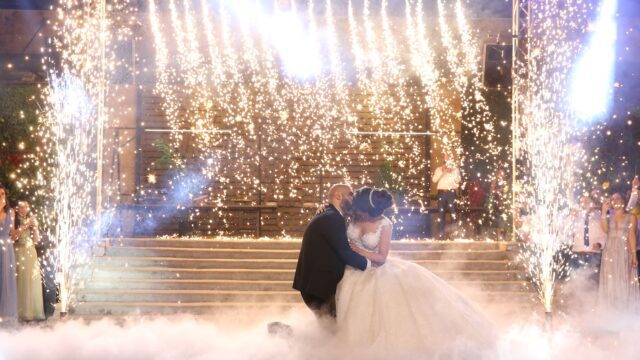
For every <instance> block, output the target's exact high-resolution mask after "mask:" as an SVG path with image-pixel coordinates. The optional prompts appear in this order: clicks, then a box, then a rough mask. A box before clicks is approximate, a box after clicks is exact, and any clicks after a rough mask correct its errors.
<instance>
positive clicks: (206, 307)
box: [71, 296, 539, 317]
mask: <svg viewBox="0 0 640 360" xmlns="http://www.w3.org/2000/svg"><path fill="white" fill-rule="evenodd" d="M480 304H481V303H480ZM481 305H482V304H481ZM497 305H498V306H499V307H500V308H507V309H520V311H523V312H524V311H527V309H529V308H531V307H535V308H537V307H539V305H538V303H537V302H536V301H535V300H531V299H530V298H529V297H527V296H523V297H519V298H515V299H514V301H505V302H502V303H498V304H497ZM294 309H295V310H305V309H306V306H305V305H304V304H303V303H302V302H300V301H299V302H295V303H256V302H237V303H215V302H213V303H207V302H202V303H176V302H168V303H162V302H79V303H77V304H75V305H74V307H73V308H72V309H71V313H72V314H74V315H75V316H83V317H87V316H88V317H91V316H95V317H102V316H132V315H134V316H135V315H138V316H140V315H143V316H144V315H174V314H180V313H186V314H194V315H214V314H217V313H223V314H228V313H230V312H233V311H236V312H237V311H252V312H260V313H265V314H276V315H277V314H282V313H283V312H286V311H289V310H294Z"/></svg>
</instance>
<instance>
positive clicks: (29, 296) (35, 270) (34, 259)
mask: <svg viewBox="0 0 640 360" xmlns="http://www.w3.org/2000/svg"><path fill="white" fill-rule="evenodd" d="M15 228H16V230H15V232H14V239H15V252H16V272H17V284H18V319H19V320H20V321H33V320H44V319H45V316H44V303H43V297H42V276H41V273H40V263H39V262H38V254H37V253H36V247H35V244H36V243H37V242H38V241H40V233H39V232H38V222H37V221H36V218H35V216H33V215H31V212H30V209H29V203H28V202H27V201H24V200H23V201H19V202H18V208H17V211H16V222H15Z"/></svg>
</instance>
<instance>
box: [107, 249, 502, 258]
mask: <svg viewBox="0 0 640 360" xmlns="http://www.w3.org/2000/svg"><path fill="white" fill-rule="evenodd" d="M298 254H299V250H298V249H296V250H273V249H224V248H217V249H216V248H213V249H207V248H176V247H151V246H143V247H130V246H109V247H107V249H106V255H107V256H111V257H118V256H126V257H176V258H198V259H297V258H298ZM391 254H392V255H395V256H398V257H400V258H403V259H408V260H440V259H450V260H505V259H506V254H505V252H503V251H500V250H393V251H392V252H391Z"/></svg>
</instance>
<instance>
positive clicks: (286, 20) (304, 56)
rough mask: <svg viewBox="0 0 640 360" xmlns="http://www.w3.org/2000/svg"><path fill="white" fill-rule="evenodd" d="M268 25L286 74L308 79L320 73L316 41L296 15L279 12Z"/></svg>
mask: <svg viewBox="0 0 640 360" xmlns="http://www.w3.org/2000/svg"><path fill="white" fill-rule="evenodd" d="M268 24H269V33H270V35H271V36H270V38H271V41H272V42H273V45H274V46H275V48H276V49H277V51H278V54H279V55H280V59H281V60H282V64H283V66H284V71H285V73H286V74H288V75H290V76H295V77H299V78H302V79H308V78H313V77H315V76H316V75H318V74H319V73H320V68H321V65H322V63H321V61H320V54H319V51H318V46H317V42H316V39H313V38H312V37H311V36H310V34H309V32H308V30H307V29H305V28H304V26H303V25H302V23H301V22H300V20H299V19H298V17H297V15H296V14H295V13H292V12H278V13H276V14H275V15H274V16H273V17H272V18H271V19H270V20H269V22H268Z"/></svg>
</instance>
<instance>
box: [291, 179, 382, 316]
mask: <svg viewBox="0 0 640 360" xmlns="http://www.w3.org/2000/svg"><path fill="white" fill-rule="evenodd" d="M352 201H353V190H352V189H351V186H349V185H347V184H336V185H333V186H332V187H331V189H330V190H329V205H328V206H327V209H326V211H324V212H322V213H320V214H317V215H316V216H315V217H314V218H313V219H312V220H311V222H310V223H309V225H308V226H307V229H306V230H305V232H304V236H303V238H302V247H301V249H300V256H299V257H298V265H297V267H296V274H295V276H294V279H293V288H294V289H296V290H298V291H300V295H302V300H304V303H305V304H306V305H307V307H309V309H311V311H313V313H314V314H315V315H316V317H322V316H326V315H329V316H331V317H334V318H335V317H336V303H335V295H336V288H337V286H338V283H339V282H340V280H341V279H342V276H343V275H344V269H345V266H346V265H351V266H352V267H354V268H357V269H360V270H365V269H366V268H367V267H369V266H371V263H370V261H369V260H367V259H366V258H365V257H363V256H361V255H359V254H357V253H356V252H354V251H353V250H351V248H350V247H349V242H348V239H347V227H346V224H345V218H344V216H345V212H347V211H349V210H350V209H351V202H352Z"/></svg>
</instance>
